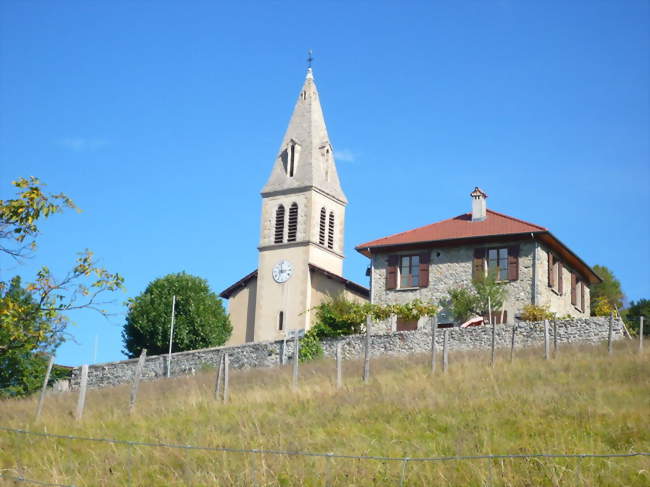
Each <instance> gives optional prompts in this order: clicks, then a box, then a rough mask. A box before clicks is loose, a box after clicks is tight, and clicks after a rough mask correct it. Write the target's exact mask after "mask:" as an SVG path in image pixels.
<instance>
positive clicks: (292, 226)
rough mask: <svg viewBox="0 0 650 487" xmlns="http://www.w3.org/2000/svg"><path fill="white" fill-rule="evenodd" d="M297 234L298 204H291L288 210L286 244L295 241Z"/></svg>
mask: <svg viewBox="0 0 650 487" xmlns="http://www.w3.org/2000/svg"><path fill="white" fill-rule="evenodd" d="M297 232H298V204H297V203H292V204H291V207H290V208H289V225H288V236H287V242H295V241H296V233H297Z"/></svg>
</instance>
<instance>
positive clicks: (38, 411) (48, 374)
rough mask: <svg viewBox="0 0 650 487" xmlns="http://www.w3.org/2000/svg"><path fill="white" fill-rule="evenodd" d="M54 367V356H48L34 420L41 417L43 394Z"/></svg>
mask: <svg viewBox="0 0 650 487" xmlns="http://www.w3.org/2000/svg"><path fill="white" fill-rule="evenodd" d="M53 365H54V354H52V355H50V361H49V362H48V363H47V371H46V372H45V379H43V389H41V395H40V396H39V398H38V406H37V408H36V419H35V421H38V419H39V418H40V417H41V412H42V411H43V403H44V402H45V393H46V391H47V383H48V382H49V381H50V373H51V372H52V366H53Z"/></svg>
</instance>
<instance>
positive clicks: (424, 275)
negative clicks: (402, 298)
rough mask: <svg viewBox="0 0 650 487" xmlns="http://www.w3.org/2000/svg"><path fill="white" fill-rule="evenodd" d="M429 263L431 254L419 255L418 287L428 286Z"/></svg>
mask: <svg viewBox="0 0 650 487" xmlns="http://www.w3.org/2000/svg"><path fill="white" fill-rule="evenodd" d="M430 262H431V252H426V253H424V254H422V255H420V287H427V286H429V263H430Z"/></svg>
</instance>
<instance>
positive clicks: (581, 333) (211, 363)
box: [71, 317, 625, 389]
mask: <svg viewBox="0 0 650 487" xmlns="http://www.w3.org/2000/svg"><path fill="white" fill-rule="evenodd" d="M515 326H516V327H517V330H516V338H515V340H516V347H517V348H522V347H530V346H535V345H540V344H543V343H544V324H543V323H542V322H537V323H529V322H520V323H518V324H517V325H515ZM556 326H557V339H558V343H560V344H566V343H591V344H595V343H600V342H603V341H606V340H607V337H608V333H609V320H608V318H602V317H591V318H576V319H572V320H560V321H557V322H556ZM512 327H513V325H497V327H496V346H497V347H498V348H506V347H509V346H510V340H511V337H512ZM624 333H625V332H624V326H623V323H622V322H621V321H618V320H617V321H614V323H613V337H614V339H615V340H620V339H622V338H624V336H625V335H624ZM549 334H550V337H551V339H552V337H553V323H552V322H551V323H550V326H549ZM491 337H492V331H491V328H490V327H489V326H478V327H473V328H465V329H460V328H451V329H449V350H450V351H454V350H480V349H487V348H490V343H491ZM364 340H365V337H364V335H352V336H349V337H343V338H338V339H326V340H324V341H323V349H324V351H325V356H326V357H334V354H335V351H336V345H337V343H339V342H341V343H342V352H343V357H344V358H345V359H354V358H360V357H362V356H363V349H364ZM442 341H443V330H442V329H439V330H438V333H437V334H436V344H437V346H438V348H439V349H442ZM370 350H371V356H373V357H379V356H382V355H392V356H396V355H408V354H412V353H423V352H428V351H430V350H431V329H430V328H424V329H420V330H416V331H406V332H393V333H385V334H377V335H371V336H370ZM224 352H227V353H228V356H229V358H230V366H231V367H232V368H235V369H245V368H252V367H275V366H278V365H281V364H282V363H286V362H287V361H289V360H290V359H291V358H292V356H293V342H292V341H288V342H286V343H285V342H283V341H281V340H280V341H275V342H260V343H250V344H245V345H239V346H235V347H216V348H206V349H202V350H194V351H191V352H179V353H174V354H172V366H171V376H173V377H177V376H182V375H191V374H194V373H196V372H199V371H201V370H205V369H206V368H216V367H217V366H218V364H219V360H220V358H221V354H222V353H224ZM137 362H138V359H131V360H123V361H120V362H108V363H103V364H93V365H90V366H89V368H88V386H89V387H107V386H115V385H118V384H124V383H127V382H130V381H131V380H132V378H133V373H134V370H135V366H136V364H137ZM80 370H81V368H80V367H78V368H75V369H74V370H73V373H72V379H71V387H72V388H73V389H75V388H77V387H78V384H79V375H80ZM166 375H167V355H157V356H151V357H147V360H146V362H145V366H144V371H143V374H142V378H143V380H152V379H157V378H162V377H165V376H166Z"/></svg>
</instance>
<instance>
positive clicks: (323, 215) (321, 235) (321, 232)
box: [318, 207, 327, 245]
mask: <svg viewBox="0 0 650 487" xmlns="http://www.w3.org/2000/svg"><path fill="white" fill-rule="evenodd" d="M326 226H327V211H325V208H324V207H323V208H321V209H320V227H319V229H318V243H319V244H321V245H325V227H326Z"/></svg>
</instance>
